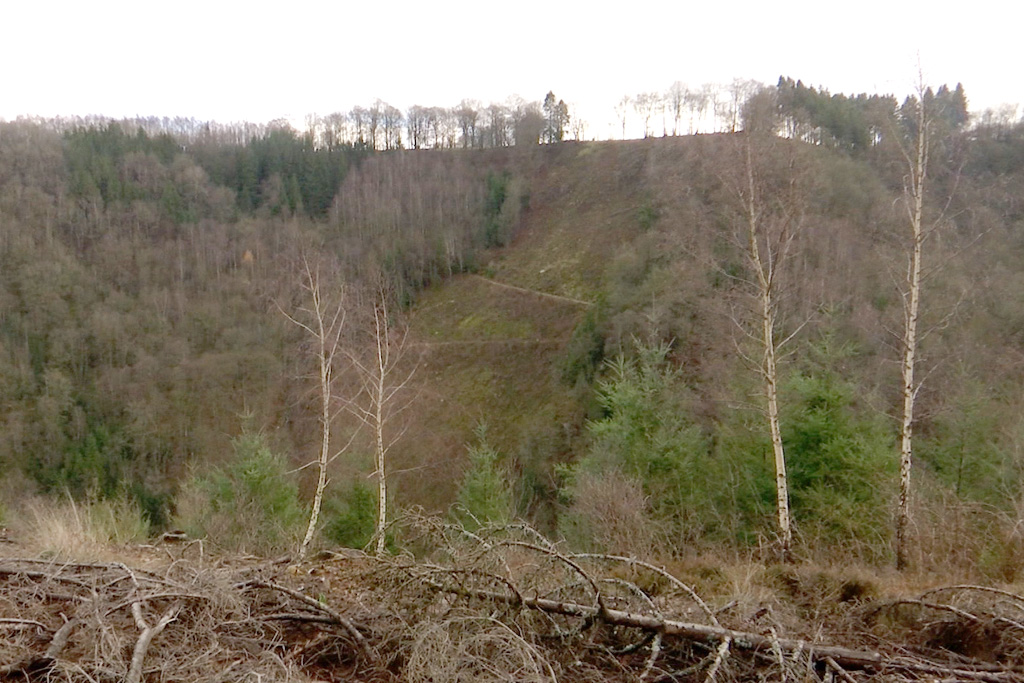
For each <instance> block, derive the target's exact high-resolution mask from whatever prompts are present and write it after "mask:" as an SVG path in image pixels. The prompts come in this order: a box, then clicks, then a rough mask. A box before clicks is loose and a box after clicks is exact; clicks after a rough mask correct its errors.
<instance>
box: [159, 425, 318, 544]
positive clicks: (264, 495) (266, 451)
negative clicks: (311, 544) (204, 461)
mask: <svg viewBox="0 0 1024 683" xmlns="http://www.w3.org/2000/svg"><path fill="white" fill-rule="evenodd" d="M233 443H234V450H235V458H234V460H233V461H232V462H231V463H229V464H228V465H227V466H226V467H224V468H218V469H215V470H213V471H211V472H208V473H205V474H198V475H194V476H192V477H191V478H190V479H189V481H188V482H187V483H186V484H185V486H184V487H183V488H182V492H181V494H180V495H179V496H178V499H177V511H178V514H177V523H178V525H179V526H181V527H182V528H184V529H185V530H186V531H187V532H188V533H189V534H190V535H192V536H195V537H200V538H201V537H207V538H209V539H210V540H211V541H213V542H214V543H216V544H217V545H220V546H221V547H224V548H226V549H229V550H235V551H240V552H255V553H268V552H272V551H279V550H283V549H286V548H289V547H291V546H292V545H294V544H295V543H296V542H297V540H298V538H299V535H300V534H301V532H302V529H303V522H304V517H305V513H304V511H303V509H302V506H301V505H300V503H299V489H298V486H297V484H296V483H295V481H294V479H293V478H292V476H291V475H290V474H289V471H288V470H289V467H288V464H287V462H286V461H285V460H284V458H282V457H281V456H279V455H277V454H275V453H273V452H272V451H271V450H270V448H269V447H268V446H267V443H266V440H265V439H264V437H263V436H262V435H260V434H249V433H246V434H243V435H242V436H240V437H238V438H237V439H235V440H234V442H233Z"/></svg>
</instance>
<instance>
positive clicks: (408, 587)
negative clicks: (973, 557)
mask: <svg viewBox="0 0 1024 683" xmlns="http://www.w3.org/2000/svg"><path fill="white" fill-rule="evenodd" d="M76 512H77V515H78V516H77V519H79V520H81V519H83V512H84V511H83V509H82V507H81V506H77V507H74V508H70V507H69V508H68V509H66V510H65V512H64V514H68V515H71V517H72V518H74V516H75V513H76ZM52 516H53V515H52V514H51V515H49V517H52ZM44 517H47V516H46V515H44ZM64 526H65V528H67V527H69V526H70V525H69V524H65V525H64ZM85 526H86V525H83V527H82V528H85ZM392 534H393V536H394V538H395V539H396V543H398V544H400V545H402V546H403V547H405V548H407V549H408V550H407V551H405V552H403V553H402V554H400V555H397V556H394V557H388V558H379V559H375V558H370V557H365V556H363V555H361V554H358V553H353V554H351V555H348V556H338V555H328V556H325V557H321V558H319V559H318V560H317V561H314V562H309V563H304V564H289V563H288V562H287V561H277V562H263V561H259V560H256V559H254V558H248V559H240V558H237V557H228V556H219V557H211V556H210V555H209V554H208V552H202V551H201V545H200V544H198V543H195V542H194V543H191V544H189V543H184V544H178V545H162V546H156V547H154V546H134V547H130V548H127V547H122V548H121V555H120V556H119V557H111V558H109V559H107V560H105V561H91V562H90V561H82V560H76V561H72V560H67V559H64V558H65V557H66V556H61V559H59V560H55V559H53V558H52V557H51V558H39V557H32V556H27V554H26V548H25V547H24V546H15V545H14V544H5V545H4V546H3V547H2V548H3V550H2V552H0V680H5V679H7V678H12V679H13V678H18V679H20V680H29V681H37V680H38V681H42V680H50V681H83V682H84V681H100V680H104V681H106V680H129V677H130V676H131V673H130V671H131V670H132V661H133V660H136V661H137V662H138V663H139V664H140V667H139V668H138V671H140V672H141V674H140V676H139V680H140V681H142V680H146V681H156V680H162V681H243V680H250V681H251V680H254V679H255V680H263V681H296V682H299V681H312V680H319V681H342V680H344V681H416V682H423V683H426V682H427V681H431V682H433V681H563V682H584V681H585V682H589V681H638V680H644V681H666V682H667V681H691V680H692V681H720V682H722V683H725V682H726V681H748V680H749V681H755V680H756V681H794V680H800V681H806V682H807V683H825V682H826V681H836V680H839V679H842V680H843V681H844V682H845V683H850V682H851V681H857V682H858V683H866V682H867V681H868V680H872V681H877V680H885V681H894V682H898V683H903V682H909V681H912V680H922V678H928V679H929V680H930V679H933V678H935V679H942V680H972V681H976V682H977V681H988V682H989V683H1002V682H1004V681H1006V682H1014V681H1021V680H1024V597H1021V595H1020V590H1019V589H1015V588H1014V587H1013V586H1008V585H1003V586H998V587H992V586H983V585H959V586H942V587H938V588H937V589H932V590H928V589H927V588H925V587H924V585H923V584H922V583H921V582H922V581H925V582H931V583H935V582H936V581H937V580H938V577H937V576H935V575H930V576H928V577H924V576H913V575H911V576H906V575H898V574H895V573H889V572H878V571H876V570H874V569H871V568H866V569H859V568H857V567H854V566H847V565H842V564H836V565H833V566H828V565H820V564H813V563H810V562H804V563H801V564H794V565H765V564H763V563H760V562H757V561H756V560H754V559H753V558H748V559H743V558H737V557H732V558H721V557H719V558H715V557H710V556H708V557H696V556H694V557H691V558H689V559H687V560H685V561H678V562H676V563H674V564H670V565H669V566H667V567H665V568H661V567H659V566H658V565H657V564H652V563H647V562H643V561H639V560H635V559H632V558H629V557H625V556H610V555H595V554H589V555H588V554H572V553H569V552H567V551H566V550H565V549H564V548H563V547H561V546H560V545H558V544H555V543H552V542H550V541H548V540H547V539H545V538H544V537H543V536H541V535H540V534H538V533H537V532H535V531H533V530H532V529H530V528H529V527H526V526H515V525H514V526H505V527H486V528H484V529H482V530H480V531H478V532H474V533H470V532H467V531H466V530H464V529H462V528H460V527H458V526H454V525H451V524H448V523H445V522H444V521H443V520H440V519H437V518H433V517H425V516H417V515H411V516H409V517H406V518H403V519H401V520H399V522H397V523H396V524H395V525H394V526H393V528H392ZM107 549H108V550H107V552H114V550H116V548H115V546H111V545H108V546H107ZM14 551H17V554H12V553H14ZM413 551H415V555H414V554H413ZM143 566H144V567H146V569H143V568H141V567H143ZM161 620H162V621H164V622H165V623H166V626H165V628H164V629H163V630H162V631H159V632H155V629H153V627H154V626H155V625H156V624H158V623H159V622H160V621H161ZM66 624H70V626H67V627H65V625H66ZM645 624H646V626H645ZM147 630H152V631H153V632H151V635H152V636H153V637H152V641H151V642H146V641H145V639H144V638H143V635H144V634H145V633H146V631H147ZM61 633H63V634H64V635H65V636H66V642H62V641H61V639H60V634H61ZM809 644H813V647H811V646H810V645H809ZM140 652H141V654H140ZM829 660H831V661H829Z"/></svg>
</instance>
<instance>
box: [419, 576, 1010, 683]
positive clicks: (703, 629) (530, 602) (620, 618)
mask: <svg viewBox="0 0 1024 683" xmlns="http://www.w3.org/2000/svg"><path fill="white" fill-rule="evenodd" d="M426 581H427V585H428V586H430V587H431V588H433V589H435V590H439V591H443V592H447V593H451V594H455V595H460V596H464V597H472V598H477V599H485V600H491V601H494V602H510V600H511V598H510V596H508V595H506V594H504V593H495V592H493V591H484V590H471V589H467V588H463V587H461V586H445V585H441V584H437V583H435V582H431V581H429V580H426ZM520 604H522V605H523V606H524V607H527V608H530V609H535V610H539V611H541V612H546V613H549V614H561V615H564V616H573V617H581V618H584V619H594V620H599V621H602V622H604V623H605V624H608V625H611V626H625V627H632V628H638V629H642V630H645V631H652V632H656V633H661V634H663V635H665V636H678V637H681V638H684V639H688V640H693V641H699V642H711V643H716V644H718V645H719V646H720V645H721V643H722V642H724V641H726V640H729V641H730V643H731V647H733V648H736V649H739V650H747V651H753V652H771V651H773V650H774V649H776V648H778V649H781V650H782V651H784V652H787V653H792V652H800V651H805V650H806V651H807V652H808V653H809V656H810V658H811V660H812V661H814V662H820V663H823V664H824V663H826V660H828V659H832V660H833V661H834V662H835V663H836V664H837V665H839V666H841V667H845V668H852V669H861V670H866V671H871V672H875V673H882V672H891V671H904V672H914V673H924V674H933V675H939V676H955V677H960V678H963V679H967V680H973V681H983V682H986V683H1008V682H1014V683H1016V682H1021V681H1024V671H1019V670H1015V669H1009V668H1004V669H999V670H993V669H989V668H987V667H984V666H979V667H978V668H970V667H965V666H959V667H957V668H953V667H950V666H946V665H943V664H941V663H936V662H929V661H926V660H917V661H915V660H910V659H906V658H903V657H896V656H887V655H883V654H882V653H880V652H870V651H867V650H854V649H851V648H846V647H840V646H835V645H825V644H819V643H808V642H807V641H804V640H794V639H791V638H775V637H769V636H763V635H761V634H759V633H751V632H747V631H736V630H733V629H728V628H723V627H721V626H709V625H707V624H697V623H689V622H684V621H676V620H674V619H663V618H659V617H654V616H650V615H647V614H636V613H632V612H625V611H621V610H616V609H611V608H608V607H603V608H602V607H595V606H590V605H581V604H578V603H573V602H564V601H557V600H549V599H546V598H530V597H524V598H522V602H521V603H520Z"/></svg>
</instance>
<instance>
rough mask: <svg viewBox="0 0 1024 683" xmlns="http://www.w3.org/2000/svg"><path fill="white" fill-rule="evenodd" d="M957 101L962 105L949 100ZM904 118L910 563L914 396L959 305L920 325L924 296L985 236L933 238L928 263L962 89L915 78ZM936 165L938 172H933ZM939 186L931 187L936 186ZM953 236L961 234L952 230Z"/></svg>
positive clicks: (943, 213) (941, 218) (904, 501)
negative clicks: (936, 335)
mask: <svg viewBox="0 0 1024 683" xmlns="http://www.w3.org/2000/svg"><path fill="white" fill-rule="evenodd" d="M952 105H959V106H952ZM901 114H902V116H903V119H904V120H903V123H904V125H905V126H906V127H907V128H908V129H909V133H910V135H908V136H906V138H901V137H899V136H897V139H903V140H904V141H903V142H902V143H901V145H900V153H901V156H902V161H903V164H904V175H903V205H904V209H905V211H906V223H905V225H906V232H905V233H904V236H903V240H904V245H905V246H904V249H905V251H904V252H903V253H904V255H905V256H904V258H905V263H906V270H905V274H904V276H903V277H902V278H898V279H897V287H898V289H899V295H900V302H901V304H902V311H903V333H902V335H901V338H900V346H899V348H900V352H901V354H900V355H901V361H900V398H901V403H902V415H901V418H900V488H899V497H898V501H897V510H896V533H895V545H896V548H895V550H896V567H897V569H900V570H902V569H906V568H907V567H908V566H909V563H910V561H909V551H910V545H911V540H910V527H911V512H910V510H911V503H912V500H911V499H912V493H913V491H912V488H911V472H912V469H913V461H914V423H915V420H916V411H917V398H918V394H919V393H920V391H921V386H922V384H923V382H924V379H923V378H919V377H918V374H919V373H918V365H919V364H920V360H921V358H920V355H921V354H920V347H921V342H922V341H924V339H925V338H927V336H928V335H929V334H930V333H931V332H932V331H934V330H937V329H942V328H944V327H946V326H947V325H948V324H949V323H950V321H951V320H952V318H953V317H954V316H955V314H956V311H957V308H958V305H959V304H955V305H953V306H952V307H951V309H950V310H949V311H948V312H947V313H946V314H945V315H943V316H942V317H941V319H939V320H938V321H937V322H933V323H931V324H929V325H927V326H925V327H922V324H921V321H922V316H921V301H922V295H923V291H924V288H925V285H926V283H927V281H928V279H929V278H930V277H931V276H933V275H935V274H937V273H939V272H941V271H943V270H944V268H945V266H946V265H948V263H949V262H950V261H951V260H952V259H953V258H954V257H955V256H956V255H957V254H959V253H960V252H961V251H962V250H963V249H966V248H969V247H970V245H972V244H973V243H974V242H976V241H977V240H978V239H980V237H981V234H978V235H975V236H974V237H973V238H971V239H970V240H969V241H967V242H966V243H963V244H959V245H956V246H954V247H953V248H952V250H950V249H949V247H946V248H945V249H942V248H941V247H940V245H939V244H935V245H934V246H935V247H936V250H938V249H942V251H944V252H945V253H944V254H943V255H941V256H940V258H938V259H934V261H935V262H934V263H933V265H931V266H929V267H925V265H924V258H925V256H926V255H927V253H926V251H925V245H926V244H927V243H928V241H929V239H930V238H932V237H933V236H934V235H935V234H936V232H937V231H939V229H940V228H942V227H943V226H944V225H947V224H949V222H950V216H949V207H950V205H951V203H952V201H953V198H954V197H955V195H956V191H957V186H958V184H959V179H960V168H959V166H958V161H957V157H958V156H959V154H960V153H961V150H959V149H958V146H957V144H956V133H957V132H958V131H959V129H960V128H961V127H962V126H963V125H964V123H965V121H966V99H965V98H964V96H963V92H962V89H961V88H959V87H958V88H957V95H956V97H954V96H953V95H951V93H950V91H949V89H948V88H946V87H945V86H943V87H942V88H940V89H939V95H935V94H933V93H932V91H931V89H930V88H926V87H925V85H924V78H923V76H921V75H920V73H919V76H918V84H917V92H916V99H915V98H913V97H911V98H908V99H907V101H906V102H905V103H904V104H903V107H902V111H901ZM936 152H938V153H939V155H940V156H939V157H938V162H939V163H938V166H935V165H934V164H933V159H932V157H933V154H934V153H936ZM936 169H937V170H936ZM933 179H934V180H933ZM933 186H934V187H933ZM936 193H938V194H940V195H945V203H944V205H942V206H938V207H932V208H931V209H930V208H929V204H931V202H929V201H928V195H930V194H936ZM953 240H954V241H955V240H956V236H955V235H954V236H953Z"/></svg>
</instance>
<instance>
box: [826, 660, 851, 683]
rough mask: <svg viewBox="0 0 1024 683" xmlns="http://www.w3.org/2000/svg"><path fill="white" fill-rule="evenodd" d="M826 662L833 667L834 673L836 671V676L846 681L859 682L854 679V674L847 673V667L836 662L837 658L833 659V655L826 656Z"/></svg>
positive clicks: (847, 682) (829, 666) (848, 682)
mask: <svg viewBox="0 0 1024 683" xmlns="http://www.w3.org/2000/svg"><path fill="white" fill-rule="evenodd" d="M825 664H826V665H827V666H828V668H830V669H832V671H833V673H835V675H836V676H839V677H840V678H841V679H843V680H844V681H845V682H846V683H857V681H855V680H854V678H853V676H851V675H850V674H848V673H846V669H844V668H843V667H841V666H839V664H837V663H836V660H834V659H832V658H831V657H825Z"/></svg>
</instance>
